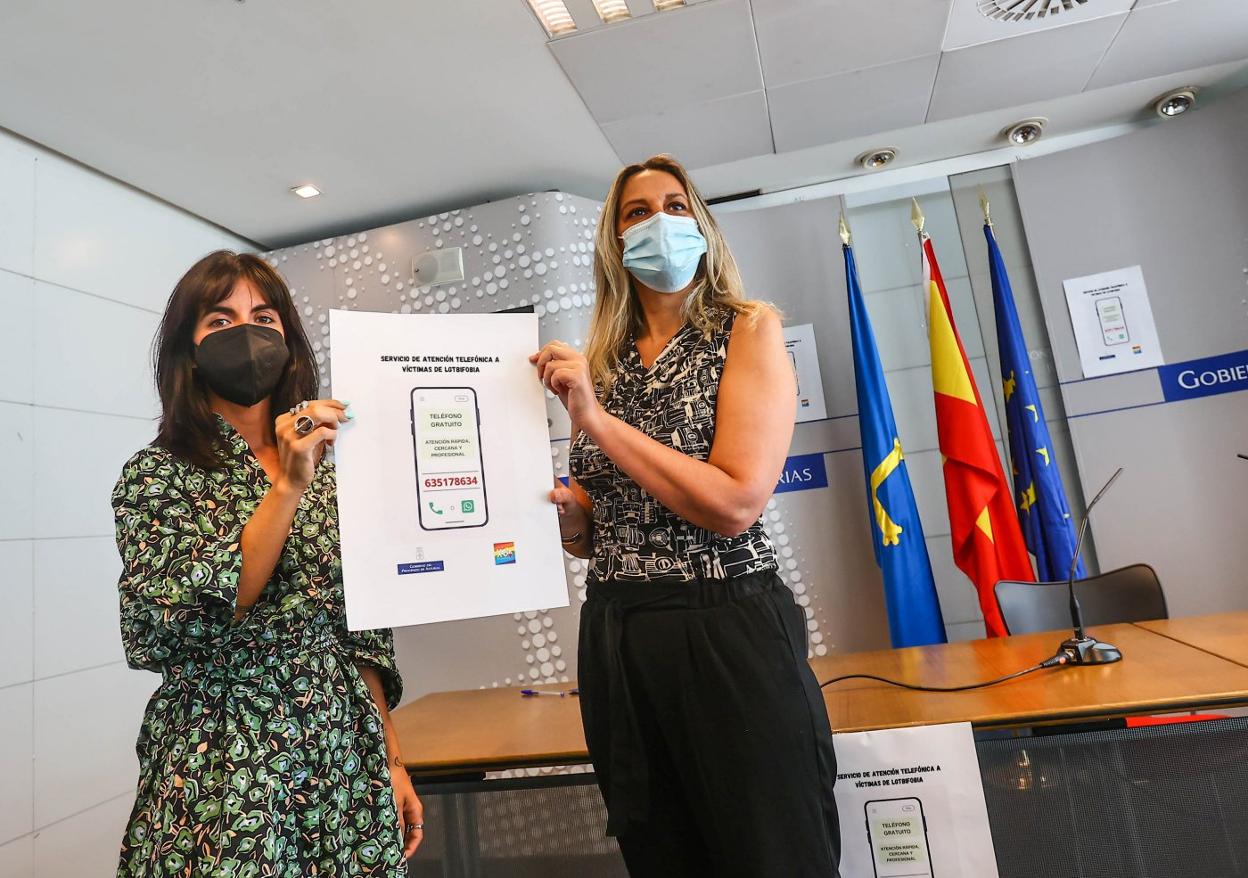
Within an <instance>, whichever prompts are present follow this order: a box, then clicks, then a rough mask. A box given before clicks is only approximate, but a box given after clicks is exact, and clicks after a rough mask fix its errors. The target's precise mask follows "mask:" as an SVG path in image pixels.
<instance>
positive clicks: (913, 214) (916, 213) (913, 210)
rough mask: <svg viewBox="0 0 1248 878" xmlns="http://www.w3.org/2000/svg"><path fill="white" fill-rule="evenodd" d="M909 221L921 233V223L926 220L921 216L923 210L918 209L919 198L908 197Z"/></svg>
mask: <svg viewBox="0 0 1248 878" xmlns="http://www.w3.org/2000/svg"><path fill="white" fill-rule="evenodd" d="M910 222H911V223H913V224H914V230H915V231H916V232H918V233H919V234H920V235H921V234H923V224H924V223H925V222H927V220H926V219H924V217H923V211H921V210H919V199H917V198H911V199H910Z"/></svg>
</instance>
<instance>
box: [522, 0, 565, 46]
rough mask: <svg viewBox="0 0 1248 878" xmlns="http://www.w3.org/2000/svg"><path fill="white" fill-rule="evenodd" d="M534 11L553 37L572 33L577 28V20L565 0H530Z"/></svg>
mask: <svg viewBox="0 0 1248 878" xmlns="http://www.w3.org/2000/svg"><path fill="white" fill-rule="evenodd" d="M529 6H530V7H531V8H532V9H533V13H534V14H535V15H536V16H537V18H538V20H539V21H541V23H542V27H544V28H546V33H548V34H550V35H551V36H552V37H557V36H561V35H563V34H570V33H572V31H574V30H576V22H575V21H573V20H572V13H570V12H568V7H567V6H565V5H564V3H563V0H529Z"/></svg>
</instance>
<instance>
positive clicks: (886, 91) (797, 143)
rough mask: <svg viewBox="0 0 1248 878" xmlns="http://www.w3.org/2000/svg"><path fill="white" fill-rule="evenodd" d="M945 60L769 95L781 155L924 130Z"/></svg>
mask: <svg viewBox="0 0 1248 878" xmlns="http://www.w3.org/2000/svg"><path fill="white" fill-rule="evenodd" d="M939 61H940V55H939V54H934V55H928V56H927V57H926V58H914V59H912V60H909V61H900V62H897V63H895V64H883V65H881V66H879V67H872V68H869V69H867V70H856V71H853V72H852V73H842V74H840V75H837V76H825V77H823V78H821V79H810V80H807V81H805V82H798V83H794V84H792V85H785V86H781V87H779V88H769V89H768V90H767V102H768V106H769V107H770V108H771V128H772V131H773V132H774V134H775V139H776V152H789V151H791V150H795V149H803V148H805V147H808V146H817V145H819V144H824V143H835V142H837V141H840V140H846V139H848V138H851V137H858V136H860V135H864V134H874V133H876V132H879V131H892V130H894V129H897V128H908V127H910V126H911V125H920V124H922V122H923V119H924V116H925V115H926V114H927V102H928V99H929V98H930V97H931V93H932V80H933V79H934V78H935V76H936V66H937V63H938V62H939Z"/></svg>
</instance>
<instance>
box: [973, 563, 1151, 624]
mask: <svg viewBox="0 0 1248 878" xmlns="http://www.w3.org/2000/svg"><path fill="white" fill-rule="evenodd" d="M993 591H994V592H995V593H996V596H997V604H998V605H999V606H1000V607H1001V617H1002V619H1003V620H1004V621H1005V628H1006V631H1008V632H1009V633H1010V634H1030V633H1032V632H1035V631H1061V630H1063V629H1068V628H1070V627H1071V622H1070V593H1069V591H1068V590H1067V588H1066V583H1064V582H1015V581H1012V580H1008V579H1003V580H1001V581H1000V582H998V583H997V584H996V586H995V587H994V589H993ZM1075 594H1076V595H1078V597H1079V606H1080V607H1082V608H1083V621H1084V624H1085V625H1087V626H1089V627H1091V626H1094V625H1112V624H1113V623H1115V622H1143V621H1145V620H1148V619H1167V618H1169V615H1170V614H1169V613H1168V612H1167V610H1166V595H1165V592H1163V591H1162V590H1161V582H1160V581H1159V580H1158V579H1157V571H1155V570H1153V568H1152V567H1149V566H1148V565H1147V564H1132V565H1131V566H1129V567H1120V568H1118V569H1117V570H1110V571H1108V572H1106V573H1102V574H1100V575H1099V576H1089V577H1088V578H1087V579H1080V580H1078V581H1076V582H1075Z"/></svg>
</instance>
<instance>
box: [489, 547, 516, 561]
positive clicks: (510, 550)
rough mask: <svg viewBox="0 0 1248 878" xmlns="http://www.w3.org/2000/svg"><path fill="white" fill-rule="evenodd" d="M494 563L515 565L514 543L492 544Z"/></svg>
mask: <svg viewBox="0 0 1248 878" xmlns="http://www.w3.org/2000/svg"><path fill="white" fill-rule="evenodd" d="M494 563H495V564H515V563H516V544H515V543H495V544H494Z"/></svg>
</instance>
